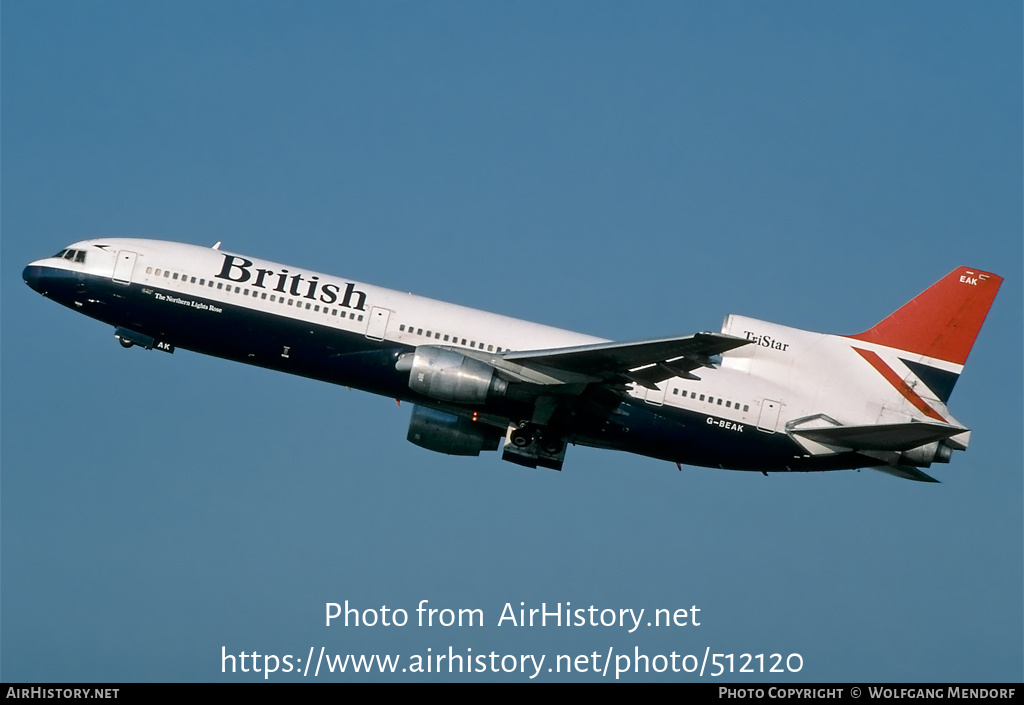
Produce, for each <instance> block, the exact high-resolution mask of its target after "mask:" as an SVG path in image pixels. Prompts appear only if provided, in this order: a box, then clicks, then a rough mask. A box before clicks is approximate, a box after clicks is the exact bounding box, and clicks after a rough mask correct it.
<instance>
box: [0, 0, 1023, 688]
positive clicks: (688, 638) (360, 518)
mask: <svg viewBox="0 0 1024 705" xmlns="http://www.w3.org/2000/svg"><path fill="white" fill-rule="evenodd" d="M0 19H2V41H0V51H2V54H0V59H2V65H0V66H2V81H0V86H2V133H0V140H2V141H0V146H2V155H3V162H2V174H0V175H2V181H0V184H2V206H3V208H2V221H0V225H2V272H3V276H2V277H0V291H2V297H0V300H2V307H3V308H2V314H3V315H2V333H3V336H2V361H3V363H2V364H3V367H2V387H0V391H2V446H0V453H2V455H0V460H2V464H0V483H2V485H0V488H2V493H0V511H2V513H0V529H2V533H0V541H2V546H0V547H2V551H0V561H2V566H0V567H2V573H0V580H2V582H0V588H2V589H0V598H2V620H0V635H2V640H0V659H2V660H0V678H2V679H3V680H5V681H93V680H95V681H136V680H140V681H148V680H155V681H168V680H169V681H179V680H184V681H192V680H195V681H217V680H231V679H232V678H234V679H239V680H246V679H258V678H259V677H258V676H254V675H253V674H249V675H241V674H236V675H235V676H231V675H230V674H229V675H224V674H222V673H221V670H220V667H221V658H220V656H221V648H222V647H224V648H226V650H227V651H228V652H229V653H236V654H237V653H238V652H241V651H245V652H247V653H251V652H252V651H258V652H259V653H261V654H279V655H284V654H293V655H295V656H299V657H301V658H302V659H303V660H305V657H306V655H307V653H308V651H309V649H310V648H311V647H315V648H317V649H319V648H320V647H321V646H323V647H325V648H326V650H327V651H328V652H332V653H347V652H351V653H366V654H370V653H394V654H401V655H402V656H403V658H408V657H411V656H412V655H413V654H417V653H418V654H423V653H426V650H427V649H428V648H430V649H432V651H431V653H437V652H438V651H442V652H445V653H447V648H448V647H449V646H452V647H454V648H455V650H456V652H457V653H458V652H461V653H467V651H466V650H467V649H470V648H471V649H472V650H473V652H472V653H474V654H480V653H490V652H491V651H495V652H497V653H499V654H520V653H524V654H525V653H533V654H547V655H548V657H549V658H554V655H555V654H559V653H566V654H577V653H579V654H588V655H589V654H590V653H591V652H593V651H597V652H599V653H601V654H602V655H603V654H605V653H607V651H608V649H609V648H613V649H614V650H615V653H630V654H632V653H633V651H634V649H635V648H639V649H640V650H641V652H642V653H645V654H648V655H651V656H654V655H656V654H669V653H671V652H672V651H675V652H677V653H679V654H689V653H694V654H701V655H702V654H703V653H704V651H705V649H710V651H711V652H721V653H736V654H741V653H766V654H769V653H774V652H781V653H783V654H789V653H799V654H801V655H802V657H803V663H804V667H803V670H802V671H801V672H800V673H799V674H797V675H796V676H793V677H791V678H790V679H791V680H803V681H806V680H809V681H852V682H865V681H910V682H915V681H1019V680H1021V678H1022V675H1024V674H1022V663H1024V654H1022V624H1024V615H1022V603H1024V592H1022V580H1024V578H1022V572H1024V568H1022V562H1024V558H1022V556H1024V545H1022V544H1024V540H1022V525H1024V520H1022V514H1024V513H1022V496H1024V485H1022V448H1021V428H1022V427H1024V419H1022V413H1021V411H1022V405H1021V393H1022V364H1021V361H1022V354H1021V352H1022V305H1021V302H1022V299H1024V296H1022V289H1021V279H1022V277H1021V274H1022V271H1021V270H1022V197H1021V194H1022V190H1024V185H1022V138H1021V135H1022V132H1024V130H1022V118H1021V116H1022V113H1024V108H1022V88H1021V86H1022V84H1024V80H1022V68H1021V67H1022V41H1021V26H1022V10H1021V6H1020V4H1019V3H1015V2H990V3H984V4H981V5H975V4H969V3H965V2H956V3H948V2H946V3H943V2H896V3H891V2H866V3H854V4H845V3H816V2H773V3H748V2H715V3H697V2H689V3H678V2H646V3H640V4H636V3H606V2H580V3H573V2H561V3H545V2H518V3H479V2H464V3H454V2H451V3H448V2H446V3H420V2H391V3H338V2H328V3H315V2H306V3H299V4H284V3H266V2H245V3H243V2H213V3H208V2H202V3H200V2H175V3H129V2H91V3H73V2H48V3H36V2H25V1H18V0H14V1H9V2H5V3H4V5H3V13H2V18H0ZM105 235H131V236H142V237H152V238H163V239H172V240H182V241H186V242H191V243H195V244H203V245H208V244H212V243H214V242H216V241H218V240H221V241H223V242H224V247H226V248H229V249H231V250H234V251H239V252H244V253H248V254H252V255H254V256H258V257H263V258H267V259H271V260H276V261H280V262H284V263H288V264H293V265H296V266H304V267H309V268H313V269H317V270H321V271H325V272H330V273H333V274H337V275H339V276H345V277H350V278H353V279H356V280H361V281H368V282H373V283H377V284H382V285H385V286H391V287H394V288H399V289H403V290H407V291H413V292H416V293H420V294H424V295H427V296H432V297H435V298H440V299H445V300H449V301H454V302H457V303H461V304H465V305H469V306H474V307H478V308H483V309H487V310H493V311H497V312H500V313H504V314H509V315H513V316H518V317H522V318H528V319H532V320H537V321H541V322H544V323H547V324H551V325H556V326H560V327H564V328H570V329H574V330H579V331H582V332H586V333H591V334H594V335H600V336H603V337H606V338H611V339H622V340H626V339H637V338H644V337H655V336H661V335H671V334H687V333H691V332H695V331H699V330H715V329H717V328H718V327H719V326H720V323H721V320H722V318H723V317H724V316H725V315H726V314H728V313H741V314H745V315H750V316H756V317H760V318H764V319H768V320H772V321H776V322H779V323H783V324H786V325H791V326H797V327H802V328H807V329H813V330H822V331H826V332H833V333H852V332H858V331H861V330H863V329H865V328H868V327H869V326H871V325H873V324H874V323H875V322H877V321H878V320H880V319H881V318H883V317H884V316H885V315H887V314H888V313H890V312H891V311H892V310H894V309H895V308H896V307H898V306H899V305H901V304H902V303H904V302H905V301H907V300H908V299H910V298H911V297H913V296H914V295H915V294H917V293H918V292H919V291H921V290H922V289H924V288H925V287H927V286H928V285H930V284H931V283H932V282H933V281H935V280H936V279H938V278H939V277H941V276H942V275H944V274H945V273H946V272H948V271H950V270H951V269H953V268H954V267H956V266H958V265H968V266H972V267H977V268H981V269H987V270H990V271H994V272H997V273H999V274H1001V275H1002V276H1004V277H1006V282H1005V284H1004V285H1003V289H1002V291H1001V293H1000V295H999V297H998V298H997V300H996V302H995V306H994V307H993V309H992V311H991V314H990V316H989V319H988V321H987V323H986V326H985V328H984V329H983V330H982V333H981V336H980V338H979V340H978V342H977V345H976V346H975V349H974V352H973V355H972V357H971V359H970V360H969V361H968V365H967V368H966V371H965V373H964V374H963V376H962V377H961V379H960V382H959V384H958V387H957V389H956V391H955V392H954V394H953V397H952V399H951V403H950V405H951V408H952V411H953V413H954V414H955V415H956V416H957V418H958V419H960V420H961V421H963V422H964V423H965V424H966V425H968V426H969V427H970V428H972V429H973V430H974V436H973V438H972V445H971V448H970V449H969V450H968V451H967V452H966V453H960V454H957V457H956V458H955V459H954V462H953V463H952V464H950V465H949V466H939V467H937V468H935V473H934V474H935V475H936V476H937V477H938V478H939V479H940V480H942V482H943V484H940V485H931V486H926V485H921V484H917V483H912V482H906V481H901V480H897V479H895V478H892V477H889V476H885V475H882V474H880V473H876V472H873V471H863V472H859V473H858V472H842V473H826V474H810V475H804V474H799V475H793V476H786V475H772V476H770V477H763V476H761V475H760V474H748V473H731V472H725V471H715V470H709V469H703V468H692V467H684V468H683V470H682V472H677V471H676V469H675V467H674V466H673V465H671V464H668V463H663V462H657V461H654V460H649V459H645V458H640V457H634V456H629V455H624V454H617V453H612V452H603V451H596V450H591V449H586V448H570V452H569V454H568V456H567V462H566V466H565V470H564V471H563V472H561V473H554V472H549V471H541V470H525V469H520V468H517V467H516V466H513V465H511V464H508V463H503V462H501V460H500V459H499V457H498V455H497V454H488V455H485V456H483V457H481V458H478V459H465V458H449V457H446V456H442V455H436V454H432V453H429V452H427V451H425V450H422V449H419V448H417V447H414V446H412V445H411V444H409V443H407V442H406V441H405V433H406V424H407V422H408V417H409V408H408V407H407V406H406V405H403V406H402V407H401V408H399V407H396V405H395V402H394V401H393V400H389V399H380V398H375V397H371V396H369V395H367V394H364V393H361V392H356V391H349V390H346V389H343V388H336V387H332V386H329V385H324V384H318V383H314V382H310V381H308V380H303V379H299V378H291V377H288V376H285V375H281V374H275V373H270V372H267V371H264V370H259V369H255V368H248V367H245V366H241V365H235V364H232V363H228V362H224V361H220V360H216V359H212V358H203V357H200V356H198V355H195V354H192V353H189V352H186V351H179V352H177V353H175V354H174V355H173V356H168V355H164V354H160V353H156V352H149V353H146V352H143V351H140V350H138V349H133V350H129V351H125V350H122V349H121V348H120V347H119V346H118V345H117V344H116V342H115V341H114V338H113V335H112V331H111V330H110V329H108V328H107V327H105V326H103V325H102V324H99V323H96V322H94V321H91V320H89V319H86V318H84V317H81V316H78V315H76V314H74V313H72V312H71V311H68V310H66V309H63V308H61V307H59V306H56V305H54V304H53V303H51V302H48V301H46V300H45V299H43V298H42V297H40V296H38V295H37V294H36V293H35V292H33V291H31V290H29V289H28V288H27V287H26V286H24V284H23V283H22V281H21V277H20V272H21V269H22V267H23V266H24V265H25V264H26V263H27V262H29V261H31V260H33V259H37V258H39V257H43V256H46V255H49V254H52V253H54V252H57V251H58V250H60V249H61V248H62V247H64V246H65V245H67V244H68V243H70V242H73V241H75V240H80V239H85V238H91V237H99V236H105ZM422 599H427V600H429V601H430V604H431V605H432V606H435V607H438V608H442V607H449V608H479V609H481V610H482V611H483V613H484V615H485V617H486V620H487V623H486V625H485V626H483V627H478V628H472V629H471V628H462V629H459V628H449V629H444V628H432V629H429V628H418V627H415V626H411V625H410V626H406V627H402V628H399V627H392V628H383V627H377V628H359V629H355V628H348V629H346V628H344V627H341V626H334V627H331V628H327V627H325V626H324V605H325V603H326V602H344V601H345V600H349V601H350V602H351V603H353V604H355V605H358V606H360V607H361V608H368V607H380V606H381V605H387V606H388V607H390V608H393V609H394V608H403V609H406V610H409V611H410V613H411V614H413V615H414V613H413V612H412V610H414V609H415V607H416V605H417V603H418V602H419V601H420V600H422ZM506 602H510V603H512V604H513V605H514V606H518V605H519V603H520V602H526V603H527V605H528V606H532V607H539V606H540V603H541V602H546V603H548V605H552V604H554V603H558V602H561V603H563V604H564V603H565V602H571V603H572V605H573V606H574V607H588V606H590V605H595V606H597V607H599V608H602V609H603V608H612V609H615V610H618V609H629V608H632V609H637V610H638V609H640V608H644V609H645V610H648V614H649V613H650V610H653V609H656V608H672V609H675V608H684V607H685V608H689V607H691V606H692V605H697V606H698V607H699V608H700V609H701V612H700V614H701V616H702V620H701V626H699V627H694V626H690V627H685V628H661V629H652V628H646V627H642V628H641V629H639V630H637V631H636V632H634V633H633V634H629V633H626V632H625V631H624V630H621V629H616V628H602V627H580V628H563V629H555V628H551V627H548V628H533V629H529V628H518V629H517V628H512V627H509V626H502V627H498V626H497V619H498V617H499V615H500V613H501V609H502V607H503V606H504V604H505V603H506ZM334 678H338V677H334ZM346 678H350V679H357V678H356V677H352V676H348V677H346ZM379 678H380V677H379V676H375V677H374V679H379ZM402 678H403V679H406V680H410V679H413V676H411V675H408V674H406V675H405V676H402ZM444 678H448V676H447V675H446V674H445V675H443V676H438V675H436V674H430V675H427V676H423V677H422V680H426V681H434V680H441V679H444ZM463 678H466V679H469V680H487V679H501V680H509V679H511V680H526V678H525V677H522V676H508V675H500V674H499V675H497V676H494V675H489V674H477V675H473V676H463ZM593 678H596V679H598V680H600V678H599V677H596V676H594V675H593V674H577V675H576V676H572V677H571V678H570V677H569V676H565V675H557V674H550V673H546V672H545V673H543V674H542V675H541V676H540V677H539V680H569V679H593ZM631 678H632V679H636V678H637V677H636V676H631ZM650 678H651V679H653V680H669V679H679V680H694V679H696V676H688V675H685V674H682V675H678V676H673V675H671V674H664V675H656V674H652V675H651V676H650ZM320 679H321V680H327V679H328V677H327V676H321V678H320ZM733 679H734V680H735V681H738V682H752V681H767V682H776V679H777V682H783V681H784V680H786V679H787V677H786V676H773V675H769V674H765V675H759V674H758V675H752V676H741V675H735V676H733ZM273 680H279V681H298V680H302V679H301V678H299V677H297V676H295V675H294V674H290V675H288V674H282V675H277V676H275V677H274V678H273ZM307 680H311V679H307ZM704 680H710V679H709V678H708V677H707V676H705V678H704Z"/></svg>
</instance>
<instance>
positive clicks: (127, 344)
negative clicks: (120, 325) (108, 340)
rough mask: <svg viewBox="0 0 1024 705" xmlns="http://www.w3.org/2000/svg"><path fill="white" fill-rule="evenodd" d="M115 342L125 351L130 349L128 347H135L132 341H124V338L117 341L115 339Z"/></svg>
mask: <svg viewBox="0 0 1024 705" xmlns="http://www.w3.org/2000/svg"><path fill="white" fill-rule="evenodd" d="M117 342H119V343H121V347H122V348H125V349H127V348H130V347H132V346H133V345H135V343H133V342H132V341H130V340H125V339H124V338H118V339H117Z"/></svg>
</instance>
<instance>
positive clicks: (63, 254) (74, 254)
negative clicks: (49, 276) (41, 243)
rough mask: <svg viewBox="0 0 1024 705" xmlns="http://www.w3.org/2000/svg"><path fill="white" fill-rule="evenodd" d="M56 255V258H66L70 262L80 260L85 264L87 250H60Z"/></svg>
mask: <svg viewBox="0 0 1024 705" xmlns="http://www.w3.org/2000/svg"><path fill="white" fill-rule="evenodd" d="M54 257H55V258H56V259H66V260H68V261H69V262H79V263H81V264H84V263H85V250H71V249H66V250H61V251H60V252H58V253H57V254H55V255H54Z"/></svg>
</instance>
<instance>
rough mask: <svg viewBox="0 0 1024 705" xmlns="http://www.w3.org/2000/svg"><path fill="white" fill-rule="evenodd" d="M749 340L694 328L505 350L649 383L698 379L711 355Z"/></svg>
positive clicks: (519, 358)
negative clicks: (672, 334) (627, 339)
mask: <svg viewBox="0 0 1024 705" xmlns="http://www.w3.org/2000/svg"><path fill="white" fill-rule="evenodd" d="M749 342H750V341H748V340H745V339H743V338H737V337H735V336H732V335H721V334H719V333H696V334H695V335H688V336H683V337H679V338H660V339H657V340H640V341H636V342H632V343H596V344H594V345H579V346H576V347H569V348H554V349H551V350H525V351H520V352H510V353H505V354H504V355H503V356H502V357H503V358H504V359H505V360H506V361H509V362H512V363H515V364H518V365H522V366H524V367H527V368H533V369H543V370H544V371H545V372H547V373H549V374H550V373H551V371H556V372H557V371H562V372H567V373H570V374H572V375H583V376H585V377H589V378H591V379H594V380H596V381H603V382H606V383H613V384H625V383H628V382H636V383H637V384H640V385H643V386H644V387H647V388H649V389H653V388H655V387H656V386H657V383H658V382H661V381H663V380H666V379H669V378H671V377H683V378H686V379H697V377H696V376H695V375H693V374H692V372H691V371H692V370H695V369H697V368H698V367H711V366H712V365H713V361H712V360H711V357H712V356H713V355H719V354H721V353H724V352H726V351H728V350H732V349H734V348H738V347H740V346H742V345H747V344H748V343H749Z"/></svg>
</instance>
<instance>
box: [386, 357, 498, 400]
mask: <svg viewBox="0 0 1024 705" xmlns="http://www.w3.org/2000/svg"><path fill="white" fill-rule="evenodd" d="M395 369H397V370H398V371H400V372H406V371H408V372H409V389H411V390H413V391H414V392H418V393H420V394H424V395H426V396H428V397H431V398H433V399H440V400H442V401H452V402H459V403H462V404H482V403H484V402H485V401H486V400H487V397H488V396H498V397H500V396H504V395H505V391H506V390H507V389H508V382H506V381H505V380H503V379H501V378H500V377H498V376H497V375H496V374H495V370H494V368H493V367H491V366H490V365H488V364H487V363H486V362H481V361H480V360H476V359H474V358H471V357H466V356H465V355H462V354H460V353H457V352H455V351H454V350H449V349H448V348H442V347H437V346H434V345H421V346H420V347H418V348H416V352H412V353H406V354H405V355H402V356H401V357H399V358H398V362H396V363H395Z"/></svg>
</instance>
